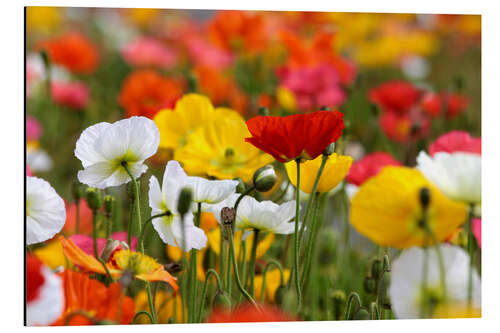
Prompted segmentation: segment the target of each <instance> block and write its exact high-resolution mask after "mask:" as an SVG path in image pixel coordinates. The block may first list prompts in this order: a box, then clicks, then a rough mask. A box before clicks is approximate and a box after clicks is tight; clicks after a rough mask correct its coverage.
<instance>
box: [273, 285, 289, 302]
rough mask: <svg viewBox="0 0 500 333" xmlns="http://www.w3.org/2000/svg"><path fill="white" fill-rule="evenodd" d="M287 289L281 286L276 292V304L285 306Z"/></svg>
mask: <svg viewBox="0 0 500 333" xmlns="http://www.w3.org/2000/svg"><path fill="white" fill-rule="evenodd" d="M286 290H287V289H286V287H285V286H284V285H280V286H279V287H278V288H277V289H276V291H275V292H274V302H275V303H276V304H277V305H281V304H283V300H284V298H285V292H286Z"/></svg>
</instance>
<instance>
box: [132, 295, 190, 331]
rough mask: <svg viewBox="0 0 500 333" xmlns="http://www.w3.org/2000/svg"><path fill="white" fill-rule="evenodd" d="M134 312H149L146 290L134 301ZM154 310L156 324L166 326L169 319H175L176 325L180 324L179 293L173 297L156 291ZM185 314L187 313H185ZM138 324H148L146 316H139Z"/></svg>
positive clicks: (180, 305) (180, 304)
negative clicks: (156, 319)
mask: <svg viewBox="0 0 500 333" xmlns="http://www.w3.org/2000/svg"><path fill="white" fill-rule="evenodd" d="M134 303H135V312H136V313H137V312H139V311H149V303H148V294H147V292H146V290H141V291H140V292H139V293H138V294H137V296H135V299H134ZM155 309H156V315H157V318H158V324H168V323H169V322H168V321H169V319H170V318H175V322H176V323H182V322H183V321H182V297H181V295H180V293H177V296H175V297H174V295H172V293H167V292H165V291H157V292H156V296H155ZM185 313H187V312H185ZM136 322H137V323H138V324H150V321H149V318H148V317H147V316H139V318H137V321H136Z"/></svg>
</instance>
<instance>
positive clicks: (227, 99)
mask: <svg viewBox="0 0 500 333" xmlns="http://www.w3.org/2000/svg"><path fill="white" fill-rule="evenodd" d="M194 73H195V75H196V77H197V79H198V84H199V88H200V91H201V92H202V93H204V94H206V95H207V96H208V97H209V98H210V100H211V101H212V103H213V104H214V105H227V106H229V107H230V108H231V109H234V110H236V111H238V112H239V113H243V112H244V110H246V109H247V107H248V98H247V96H246V95H245V94H244V93H243V92H242V91H241V90H240V89H239V88H238V86H237V85H236V82H234V80H232V79H231V78H230V77H227V76H224V74H223V73H222V72H221V71H220V70H218V69H216V68H213V67H207V66H198V67H196V68H195V69H194Z"/></svg>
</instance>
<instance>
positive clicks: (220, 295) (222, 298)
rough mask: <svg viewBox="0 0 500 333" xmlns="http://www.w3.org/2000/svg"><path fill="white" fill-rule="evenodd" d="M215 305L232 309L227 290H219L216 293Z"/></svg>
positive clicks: (215, 306)
mask: <svg viewBox="0 0 500 333" xmlns="http://www.w3.org/2000/svg"><path fill="white" fill-rule="evenodd" d="M213 307H214V308H222V309H231V300H230V299H229V296H228V295H227V292H225V291H218V292H217V294H215V297H214V302H213Z"/></svg>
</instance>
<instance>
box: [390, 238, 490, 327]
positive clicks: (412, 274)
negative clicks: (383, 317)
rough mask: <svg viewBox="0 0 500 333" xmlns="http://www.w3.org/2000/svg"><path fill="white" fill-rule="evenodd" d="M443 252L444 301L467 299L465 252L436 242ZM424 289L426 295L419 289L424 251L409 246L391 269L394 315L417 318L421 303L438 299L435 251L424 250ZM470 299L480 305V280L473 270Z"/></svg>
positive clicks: (437, 272) (391, 297) (437, 303)
mask: <svg viewBox="0 0 500 333" xmlns="http://www.w3.org/2000/svg"><path fill="white" fill-rule="evenodd" d="M440 248H441V253H442V255H443V261H444V266H445V267H444V268H445V273H446V274H445V276H446V289H447V292H446V295H447V301H448V304H452V303H455V302H456V303H463V302H466V301H467V290H468V289H467V286H468V278H469V255H468V254H467V253H466V252H465V251H464V250H462V249H461V248H460V247H457V246H451V245H445V244H443V245H440ZM427 251H428V254H427V255H428V258H427V260H428V261H427V264H428V266H427V267H428V269H427V288H426V291H425V293H426V295H423V294H422V292H423V290H422V283H423V282H422V280H423V279H422V278H423V277H422V268H423V264H424V250H423V249H422V248H418V247H413V248H410V249H407V250H404V251H403V252H402V253H401V255H400V256H399V257H398V258H397V259H396V260H394V262H393V263H392V268H391V285H390V287H389V296H390V299H391V306H392V310H393V311H394V314H395V316H396V317H397V318H399V319H414V318H419V317H420V309H421V304H422V303H421V302H422V301H423V300H425V299H429V298H430V297H433V298H434V299H433V301H434V302H435V304H434V305H440V304H439V302H440V301H441V302H442V299H440V298H442V297H443V291H442V289H441V283H440V281H441V280H440V276H441V275H440V270H439V261H438V256H437V253H436V250H435V249H434V248H433V247H431V248H428V249H427ZM472 286H473V289H472V291H473V292H472V300H473V304H472V305H473V306H474V307H480V305H481V281H480V279H479V276H478V274H477V272H476V271H475V270H474V271H473V275H472Z"/></svg>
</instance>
